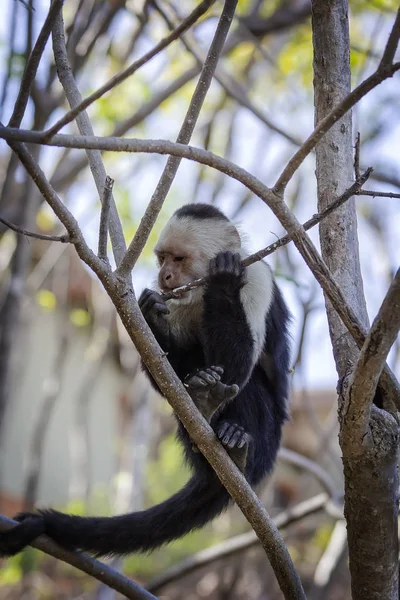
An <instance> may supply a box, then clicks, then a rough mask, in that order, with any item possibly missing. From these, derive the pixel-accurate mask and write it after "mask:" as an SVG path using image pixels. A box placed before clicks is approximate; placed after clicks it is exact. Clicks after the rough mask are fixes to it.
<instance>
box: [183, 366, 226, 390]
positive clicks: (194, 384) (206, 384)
mask: <svg viewBox="0 0 400 600" xmlns="http://www.w3.org/2000/svg"><path fill="white" fill-rule="evenodd" d="M221 369H222V367H208V368H207V369H201V370H198V371H196V372H195V373H192V374H191V375H188V376H187V377H185V385H186V387H189V388H192V389H198V390H203V389H204V388H208V389H209V388H211V387H213V386H214V385H215V384H216V383H217V382H218V381H220V380H221V375H220V373H221ZM222 372H223V369H222ZM221 374H222V373H221Z"/></svg>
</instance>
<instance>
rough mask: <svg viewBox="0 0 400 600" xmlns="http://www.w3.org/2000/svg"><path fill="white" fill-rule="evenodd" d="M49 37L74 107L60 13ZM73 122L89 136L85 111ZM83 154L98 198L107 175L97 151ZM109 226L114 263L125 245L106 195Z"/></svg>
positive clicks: (74, 87)
mask: <svg viewBox="0 0 400 600" xmlns="http://www.w3.org/2000/svg"><path fill="white" fill-rule="evenodd" d="M52 38H53V51H54V60H55V63H56V67H57V72H58V77H59V80H60V83H61V85H62V86H63V89H64V91H65V95H66V97H67V99H68V102H69V104H70V106H71V107H72V108H74V107H75V106H77V105H79V103H80V102H81V100H82V97H81V95H80V92H79V90H78V87H77V85H76V82H75V78H74V75H73V73H72V69H71V67H70V65H69V62H68V54H67V49H66V46H65V36H64V22H63V16H62V13H61V12H60V13H59V14H58V15H57V18H56V21H55V23H54V27H53V32H52ZM76 122H77V125H78V128H79V131H80V133H81V134H82V135H93V128H92V125H91V123H90V121H89V117H88V116H87V113H86V111H82V112H80V114H78V116H77V119H76ZM86 154H87V158H88V161H89V166H90V169H91V171H92V174H93V179H94V182H95V184H96V187H97V191H98V194H99V197H100V201H101V200H102V198H103V186H104V182H105V180H106V177H107V173H106V170H105V168H104V165H103V161H102V158H101V153H100V152H99V151H98V150H88V151H87V152H86ZM109 227H110V238H111V244H112V247H113V251H114V254H115V261H116V264H117V265H118V264H119V263H120V261H121V260H122V256H123V255H124V252H125V250H126V244H125V237H124V232H123V230H122V225H121V221H120V218H119V216H118V211H117V207H116V205H115V201H114V198H113V196H112V194H111V195H110V213H109Z"/></svg>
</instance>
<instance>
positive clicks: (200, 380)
mask: <svg viewBox="0 0 400 600" xmlns="http://www.w3.org/2000/svg"><path fill="white" fill-rule="evenodd" d="M223 372H224V369H223V367H220V366H215V367H214V366H213V367H209V368H206V369H201V370H199V371H196V372H195V373H192V374H191V375H188V376H187V377H186V378H185V382H184V385H185V386H186V387H187V389H188V393H189V395H190V397H191V398H192V400H193V402H194V403H195V404H196V406H197V408H198V409H199V411H200V412H201V414H202V415H203V417H204V418H205V419H207V421H208V422H210V421H211V418H212V417H213V415H214V413H215V412H216V411H217V410H218V409H219V408H221V406H222V405H223V404H225V403H226V402H229V401H230V400H232V399H233V398H234V397H235V396H236V395H237V393H238V391H239V387H238V386H237V385H236V384H233V385H226V384H224V383H222V382H221V375H222V374H223Z"/></svg>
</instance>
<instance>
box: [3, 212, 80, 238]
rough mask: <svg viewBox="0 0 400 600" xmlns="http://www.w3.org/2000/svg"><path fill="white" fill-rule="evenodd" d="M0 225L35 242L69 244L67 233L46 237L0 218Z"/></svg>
mask: <svg viewBox="0 0 400 600" xmlns="http://www.w3.org/2000/svg"><path fill="white" fill-rule="evenodd" d="M0 223H3V224H4V225H6V226H7V227H8V228H9V229H12V230H13V231H15V232H16V233H21V234H22V235H26V236H27V237H32V238H35V239H37V240H46V241H47V242H61V243H62V244H69V243H71V240H70V237H69V235H68V233H64V234H63V235H46V234H44V233H34V232H33V231H28V230H27V229H24V228H23V227H18V225H14V223H11V222H10V221H7V219H4V218H3V217H0Z"/></svg>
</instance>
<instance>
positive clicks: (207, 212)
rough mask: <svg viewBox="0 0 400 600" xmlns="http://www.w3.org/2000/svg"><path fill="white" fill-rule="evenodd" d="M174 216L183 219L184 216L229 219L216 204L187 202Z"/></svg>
mask: <svg viewBox="0 0 400 600" xmlns="http://www.w3.org/2000/svg"><path fill="white" fill-rule="evenodd" d="M174 216H175V217H176V218H177V219H182V218H183V217H192V218H193V219H222V220H224V221H229V219H227V218H226V216H225V215H224V213H222V212H221V211H220V210H219V209H218V208H216V207H215V206H211V204H201V203H199V204H185V206H182V208H179V209H178V210H177V211H176V212H175V213H174Z"/></svg>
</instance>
